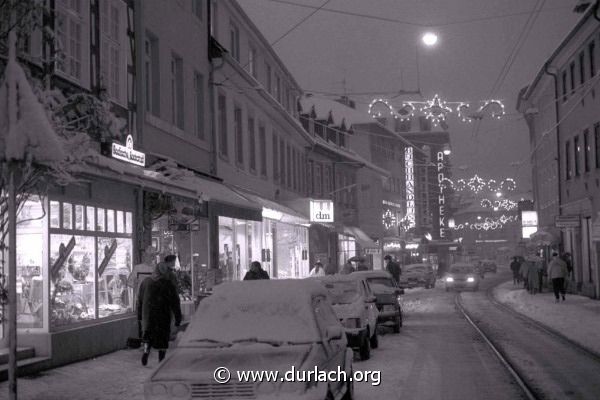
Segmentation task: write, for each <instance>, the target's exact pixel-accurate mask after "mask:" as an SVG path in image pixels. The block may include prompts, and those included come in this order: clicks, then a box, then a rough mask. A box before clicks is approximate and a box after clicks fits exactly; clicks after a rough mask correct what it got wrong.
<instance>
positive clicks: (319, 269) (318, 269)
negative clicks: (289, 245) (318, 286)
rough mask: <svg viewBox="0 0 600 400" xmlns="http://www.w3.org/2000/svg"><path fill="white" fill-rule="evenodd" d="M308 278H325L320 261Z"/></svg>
mask: <svg viewBox="0 0 600 400" xmlns="http://www.w3.org/2000/svg"><path fill="white" fill-rule="evenodd" d="M309 276H325V268H323V264H321V262H320V261H317V262H316V263H315V266H314V267H313V269H311V270H310V274H309Z"/></svg>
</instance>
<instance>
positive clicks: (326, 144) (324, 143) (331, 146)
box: [315, 136, 391, 176]
mask: <svg viewBox="0 0 600 400" xmlns="http://www.w3.org/2000/svg"><path fill="white" fill-rule="evenodd" d="M315 143H316V144H317V145H319V146H321V147H323V148H325V149H327V150H329V151H331V152H333V153H336V154H338V155H340V156H342V157H347V158H349V159H350V160H353V161H356V162H357V163H361V164H363V165H364V166H365V167H367V168H369V169H371V170H373V171H375V172H377V173H379V174H381V175H383V176H390V175H391V173H390V171H388V170H386V169H383V168H381V167H378V166H377V165H375V164H373V163H372V162H371V161H369V160H367V159H366V158H364V157H362V156H361V155H359V154H358V153H356V152H355V151H354V150H351V149H349V148H346V147H340V146H338V145H336V144H335V143H332V142H330V141H328V140H325V139H323V138H320V137H318V136H315Z"/></svg>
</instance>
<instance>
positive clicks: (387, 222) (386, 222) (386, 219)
mask: <svg viewBox="0 0 600 400" xmlns="http://www.w3.org/2000/svg"><path fill="white" fill-rule="evenodd" d="M382 222H383V227H384V228H385V229H390V228H392V227H394V226H395V225H396V216H395V215H394V214H393V213H392V212H391V211H390V210H389V209H388V210H385V212H384V213H383V216H382Z"/></svg>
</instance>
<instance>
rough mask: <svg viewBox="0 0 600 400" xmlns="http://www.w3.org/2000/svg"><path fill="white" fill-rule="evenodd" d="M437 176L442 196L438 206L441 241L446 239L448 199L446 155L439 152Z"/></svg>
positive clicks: (439, 198) (439, 196)
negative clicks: (445, 175)
mask: <svg viewBox="0 0 600 400" xmlns="http://www.w3.org/2000/svg"><path fill="white" fill-rule="evenodd" d="M437 173H438V174H437V175H438V186H439V188H440V194H439V195H438V205H439V211H440V219H439V222H440V239H443V238H445V237H446V222H445V218H446V197H445V195H444V179H445V177H444V153H443V152H442V151H438V153H437Z"/></svg>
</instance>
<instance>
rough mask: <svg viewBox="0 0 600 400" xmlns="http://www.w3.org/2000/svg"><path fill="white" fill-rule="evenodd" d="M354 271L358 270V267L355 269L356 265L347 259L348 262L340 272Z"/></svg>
mask: <svg viewBox="0 0 600 400" xmlns="http://www.w3.org/2000/svg"><path fill="white" fill-rule="evenodd" d="M354 271H356V269H354V267H353V266H352V263H351V262H350V261H346V263H345V264H344V266H343V267H342V269H341V270H340V274H342V275H348V274H351V273H353V272H354Z"/></svg>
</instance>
